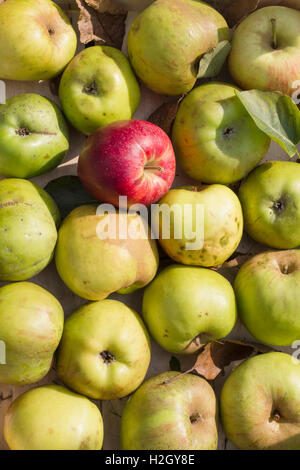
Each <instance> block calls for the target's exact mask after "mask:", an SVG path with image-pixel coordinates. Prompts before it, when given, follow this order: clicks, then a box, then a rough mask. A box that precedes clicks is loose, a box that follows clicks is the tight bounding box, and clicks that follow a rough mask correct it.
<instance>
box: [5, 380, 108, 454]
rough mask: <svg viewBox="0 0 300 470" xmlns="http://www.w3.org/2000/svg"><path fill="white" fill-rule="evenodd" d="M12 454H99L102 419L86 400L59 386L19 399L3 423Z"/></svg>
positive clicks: (11, 407) (45, 387) (39, 390)
mask: <svg viewBox="0 0 300 470" xmlns="http://www.w3.org/2000/svg"><path fill="white" fill-rule="evenodd" d="M4 437H5V440H6V442H7V444H8V446H9V448H10V449H11V450H101V448H102V442H103V422H102V416H101V413H100V411H99V409H98V408H97V406H96V405H94V403H92V402H91V401H90V400H88V399H87V398H85V397H83V396H81V395H77V394H76V393H73V392H71V391H70V390H68V389H67V388H65V387H61V386H58V385H46V386H44V387H38V388H34V389H32V390H29V391H28V392H25V393H23V394H22V395H20V396H19V397H18V398H17V399H16V400H15V401H14V402H13V403H12V405H11V406H10V407H9V409H8V411H7V413H6V415H5V420H4Z"/></svg>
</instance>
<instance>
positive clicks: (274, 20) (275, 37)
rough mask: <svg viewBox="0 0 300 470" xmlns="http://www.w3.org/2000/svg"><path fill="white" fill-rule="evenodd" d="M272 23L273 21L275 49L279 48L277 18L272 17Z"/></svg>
mask: <svg viewBox="0 0 300 470" xmlns="http://www.w3.org/2000/svg"><path fill="white" fill-rule="evenodd" d="M271 23H272V34H273V43H272V47H273V49H277V47H278V42H277V27H276V18H271Z"/></svg>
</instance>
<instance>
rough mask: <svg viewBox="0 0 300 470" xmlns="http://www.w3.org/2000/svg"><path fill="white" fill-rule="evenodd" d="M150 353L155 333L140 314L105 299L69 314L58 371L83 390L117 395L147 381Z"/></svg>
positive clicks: (102, 396)
mask: <svg viewBox="0 0 300 470" xmlns="http://www.w3.org/2000/svg"><path fill="white" fill-rule="evenodd" d="M150 356H151V350H150V341H149V336H148V333H147V331H146V328H145V326H144V325H143V322H142V321H141V319H140V317H139V316H138V314H137V313H136V312H134V311H133V310H132V309H131V308H129V307H127V306H126V305H124V304H122V303H121V302H118V301H117V300H100V301H98V302H93V303H91V304H88V305H84V306H83V307H81V308H80V309H79V310H77V311H76V312H74V313H73V315H71V316H70V317H69V318H68V319H67V321H66V325H65V328H64V333H63V337H62V341H61V345H60V348H59V355H58V362H57V372H58V375H59V377H60V378H61V379H62V380H63V382H64V383H65V384H66V385H67V386H68V387H70V388H72V389H73V390H75V391H76V392H78V393H82V394H83V395H86V396H88V397H90V398H94V399H97V400H114V399H116V398H122V397H124V396H126V395H129V394H130V393H132V392H133V391H134V390H135V389H136V388H137V387H138V386H139V385H140V384H141V382H142V381H143V380H144V377H145V375H146V372H147V369H148V366H149V363H150Z"/></svg>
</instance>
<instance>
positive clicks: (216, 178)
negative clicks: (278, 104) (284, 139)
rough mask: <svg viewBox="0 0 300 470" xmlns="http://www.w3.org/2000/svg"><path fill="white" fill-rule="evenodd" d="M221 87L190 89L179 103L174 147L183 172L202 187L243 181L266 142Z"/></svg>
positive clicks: (227, 90) (231, 88)
mask: <svg viewBox="0 0 300 470" xmlns="http://www.w3.org/2000/svg"><path fill="white" fill-rule="evenodd" d="M237 90H238V88H236V87H234V86H231V85H227V84H225V83H207V84H205V85H201V86H199V87H197V88H194V89H193V90H192V91H191V93H189V94H188V95H187V97H186V98H184V100H183V101H182V102H181V104H180V107H179V110H178V113H177V116H176V119H175V122H174V126H173V143H174V146H175V152H176V156H177V157H178V159H179V162H180V164H181V166H182V168H183V169H184V171H185V172H186V173H187V174H188V175H189V176H190V177H191V178H194V179H195V180H197V181H201V182H202V183H223V184H230V183H233V182H235V181H238V180H240V179H242V178H244V177H245V176H246V175H247V174H248V173H249V172H250V171H251V170H252V169H253V168H254V167H255V166H256V165H257V164H258V163H259V162H260V161H261V160H262V158H263V157H264V156H265V155H266V153H267V151H268V148H269V144H270V138H269V137H267V135H266V134H264V133H263V132H262V131H261V130H260V129H259V128H258V127H257V126H256V124H255V123H254V121H253V119H252V118H251V117H250V115H249V114H248V113H247V112H246V110H245V108H244V107H243V106H242V105H241V103H240V102H239V100H238V98H237V97H236V95H235V92H236V91H237Z"/></svg>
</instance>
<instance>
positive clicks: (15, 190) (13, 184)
mask: <svg viewBox="0 0 300 470" xmlns="http://www.w3.org/2000/svg"><path fill="white" fill-rule="evenodd" d="M59 222H60V215H59V211H58V208H57V206H56V204H55V202H54V201H53V199H52V198H51V197H50V196H49V194H47V193H46V191H44V190H43V189H42V188H40V187H39V186H38V185H36V184H34V183H32V182H30V181H27V180H23V179H18V178H7V179H3V180H1V181H0V234H1V236H0V280H1V281H24V280H26V279H29V278H30V277H32V276H35V275H36V274H38V273H39V272H41V271H42V270H43V269H44V268H45V267H46V266H47V265H48V264H49V262H50V261H51V259H52V257H53V251H54V247H55V244H56V240H57V226H58V225H59Z"/></svg>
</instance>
